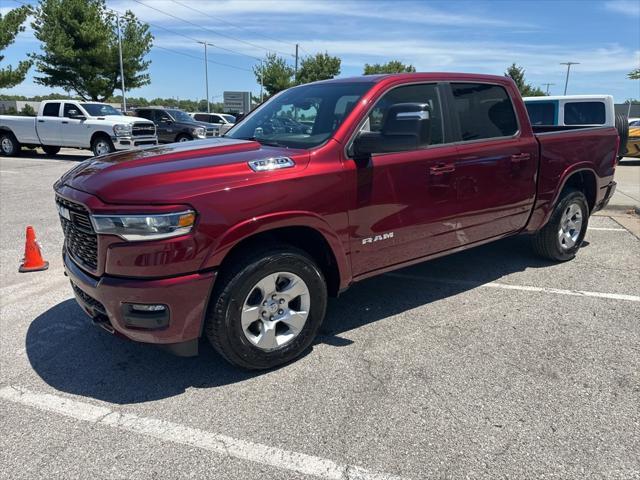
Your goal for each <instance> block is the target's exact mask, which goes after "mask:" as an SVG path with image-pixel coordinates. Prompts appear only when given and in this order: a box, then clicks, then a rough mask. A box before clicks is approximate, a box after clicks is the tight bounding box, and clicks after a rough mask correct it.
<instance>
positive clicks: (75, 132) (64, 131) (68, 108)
mask: <svg viewBox="0 0 640 480" xmlns="http://www.w3.org/2000/svg"><path fill="white" fill-rule="evenodd" d="M76 115H84V113H83V112H81V111H80V109H79V108H78V106H77V105H74V104H73V103H65V104H64V108H63V111H62V116H63V118H62V121H61V126H60V132H61V135H62V138H63V141H64V144H65V145H66V146H69V147H85V148H86V147H88V146H89V145H88V144H89V137H90V135H89V132H88V131H87V130H88V128H87V127H86V126H85V120H80V119H77V118H71V117H72V116H76Z"/></svg>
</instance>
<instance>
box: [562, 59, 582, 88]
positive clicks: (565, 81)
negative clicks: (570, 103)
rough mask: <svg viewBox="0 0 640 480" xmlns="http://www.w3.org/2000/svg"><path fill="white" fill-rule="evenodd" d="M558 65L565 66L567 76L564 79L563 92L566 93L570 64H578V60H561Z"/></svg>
mask: <svg viewBox="0 0 640 480" xmlns="http://www.w3.org/2000/svg"><path fill="white" fill-rule="evenodd" d="M560 65H566V66H567V77H566V78H565V80H564V94H565V95H566V94H567V86H568V85H569V72H570V71H571V65H580V62H562V63H560Z"/></svg>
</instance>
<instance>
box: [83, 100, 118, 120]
mask: <svg viewBox="0 0 640 480" xmlns="http://www.w3.org/2000/svg"><path fill="white" fill-rule="evenodd" d="M80 106H81V107H82V108H84V109H85V110H86V112H87V113H88V114H89V115H91V116H92V117H104V116H106V115H122V113H120V111H118V110H116V109H115V108H113V107H112V106H111V105H105V104H103V103H81V104H80Z"/></svg>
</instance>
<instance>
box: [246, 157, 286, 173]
mask: <svg viewBox="0 0 640 480" xmlns="http://www.w3.org/2000/svg"><path fill="white" fill-rule="evenodd" d="M247 163H248V164H249V167H251V170H253V171H254V172H269V171H271V170H279V169H281V168H292V167H295V166H296V164H295V162H294V161H293V160H291V159H290V158H289V157H271V158H263V159H261V160H251V161H250V162H247Z"/></svg>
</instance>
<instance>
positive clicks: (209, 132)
mask: <svg viewBox="0 0 640 480" xmlns="http://www.w3.org/2000/svg"><path fill="white" fill-rule="evenodd" d="M214 132H215V130H214V129H213V128H207V137H213V136H215V135H214Z"/></svg>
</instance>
